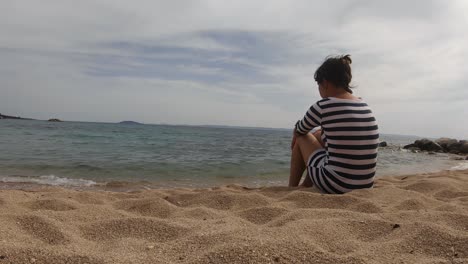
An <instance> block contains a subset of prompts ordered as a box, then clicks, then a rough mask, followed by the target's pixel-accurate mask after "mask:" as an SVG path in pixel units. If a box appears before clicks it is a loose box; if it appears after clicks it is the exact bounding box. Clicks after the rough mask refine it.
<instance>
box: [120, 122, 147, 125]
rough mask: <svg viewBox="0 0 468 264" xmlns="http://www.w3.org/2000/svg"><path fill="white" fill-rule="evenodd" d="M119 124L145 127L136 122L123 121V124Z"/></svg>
mask: <svg viewBox="0 0 468 264" xmlns="http://www.w3.org/2000/svg"><path fill="white" fill-rule="evenodd" d="M119 124H123V125H143V124H142V123H138V122H135V121H122V122H119Z"/></svg>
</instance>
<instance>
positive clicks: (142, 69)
mask: <svg viewBox="0 0 468 264" xmlns="http://www.w3.org/2000/svg"><path fill="white" fill-rule="evenodd" d="M467 11H468V4H466V1H463V0H460V1H456V0H454V1H435V0H434V1H411V2H407V1H402V0H401V1H392V2H381V1H378V2H377V1H370V0H354V1H333V3H324V2H320V1H294V2H290V1H270V2H268V4H265V2H263V1H235V2H229V3H227V2H213V1H199V2H197V3H196V4H195V3H194V2H192V3H187V2H182V1H171V2H170V3H169V2H163V1H161V2H160V1H138V2H136V3H134V2H132V3H129V2H128V1H112V2H107V1H81V2H80V5H76V3H75V2H74V1H71V0H63V1H55V2H54V3H44V2H30V3H25V2H24V3H21V2H13V1H11V2H7V3H4V4H3V5H2V9H1V10H0V31H1V32H2V34H1V35H0V56H1V57H2V60H1V61H0V81H1V84H2V85H1V86H0V93H1V94H2V96H0V106H2V109H1V111H2V112H10V113H11V114H16V113H18V114H21V115H23V116H32V117H42V118H48V117H49V116H50V115H54V116H55V115H56V114H57V113H61V114H62V115H63V116H62V118H63V119H75V120H93V121H99V120H102V121H119V120H121V119H138V120H140V121H144V122H150V123H157V122H165V123H189V124H234V125H257V126H273V127H289V126H290V125H291V123H294V120H296V119H297V118H299V117H300V116H301V115H302V114H303V111H304V110H305V109H306V108H307V107H308V105H309V104H311V103H313V102H314V101H315V100H317V99H319V98H318V93H317V91H316V85H315V83H314V80H313V72H314V71H315V69H316V67H317V66H318V65H319V64H320V63H321V61H322V60H323V59H324V58H325V56H327V55H330V54H342V53H350V54H351V55H352V56H353V61H354V62H353V65H352V66H353V70H354V84H355V85H357V89H356V93H357V94H358V95H360V96H362V97H364V98H365V99H366V100H367V101H368V102H369V103H370V104H371V105H372V106H373V108H374V110H375V112H376V114H377V115H378V116H377V117H378V120H379V123H380V127H381V129H382V131H383V132H387V133H402V134H419V135H428V136H443V135H447V136H455V137H466V135H468V125H466V123H465V122H464V119H466V105H467V104H468V91H467V90H466V89H465V87H466V85H467V84H468V77H466V76H468V75H467V74H466V73H467V70H466V67H464V64H465V62H464V60H465V58H466V57H467V56H468V51H466V48H465V47H466V46H468V37H467V35H466V34H465V31H466V29H467V28H468V19H467V17H466V15H465V14H466V12H467ZM186 108H189V109H190V114H184V112H186V111H187V109H186ZM396 120H398V122H397V121H396ZM411 120H417V121H414V122H412V121H411ZM427 120H439V121H434V122H436V123H437V122H439V123H440V122H441V121H440V120H443V124H444V126H445V127H444V126H437V125H432V122H428V121H427ZM429 123H431V126H430V127H429V125H427V124H429ZM450 123H457V124H459V125H458V126H456V127H454V126H450ZM447 127H449V129H448V128H447Z"/></svg>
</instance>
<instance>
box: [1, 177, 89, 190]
mask: <svg viewBox="0 0 468 264" xmlns="http://www.w3.org/2000/svg"><path fill="white" fill-rule="evenodd" d="M0 182H5V183H35V184H44V185H52V186H67V187H90V186H93V185H96V184H97V183H96V182H95V181H91V180H85V179H70V178H63V177H58V176H55V175H43V176H20V175H15V176H3V177H1V176H0Z"/></svg>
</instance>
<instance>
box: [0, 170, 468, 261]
mask: <svg viewBox="0 0 468 264" xmlns="http://www.w3.org/2000/svg"><path fill="white" fill-rule="evenodd" d="M0 263H49V264H51V263H90V264H91V263H468V170H465V171H443V172H439V173H433V174H420V175H408V176H398V177H381V178H379V179H378V180H377V182H376V186H375V187H374V188H373V189H369V190H359V191H354V192H352V193H349V194H345V195H322V194H319V193H316V192H315V191H311V190H310V189H296V190H293V189H288V188H285V187H268V188H259V189H249V188H245V187H242V186H237V185H234V186H225V187H219V188H211V189H165V190H145V191H137V192H130V193H124V192H109V191H78V190H71V189H64V188H53V187H47V188H43V187H42V188H37V189H32V190H31V189H28V190H2V191H0Z"/></svg>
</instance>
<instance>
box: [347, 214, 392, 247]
mask: <svg viewBox="0 0 468 264" xmlns="http://www.w3.org/2000/svg"><path fill="white" fill-rule="evenodd" d="M345 227H346V228H347V230H348V232H349V233H350V234H351V236H354V237H356V239H358V240H361V241H365V242H371V241H378V240H385V239H386V238H387V236H388V235H390V234H392V233H394V232H401V227H400V225H395V223H391V222H387V221H383V220H371V219H367V220H365V221H350V222H347V223H346V224H345Z"/></svg>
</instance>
